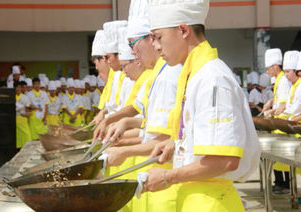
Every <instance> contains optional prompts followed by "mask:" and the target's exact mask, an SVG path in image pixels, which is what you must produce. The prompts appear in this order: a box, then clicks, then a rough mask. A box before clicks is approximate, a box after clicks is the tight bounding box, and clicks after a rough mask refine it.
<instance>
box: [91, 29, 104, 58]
mask: <svg viewBox="0 0 301 212" xmlns="http://www.w3.org/2000/svg"><path fill="white" fill-rule="evenodd" d="M106 44H107V43H106V35H105V32H104V30H97V31H96V34H95V37H94V40H93V44H92V53H91V56H92V57H93V56H103V55H106Z"/></svg>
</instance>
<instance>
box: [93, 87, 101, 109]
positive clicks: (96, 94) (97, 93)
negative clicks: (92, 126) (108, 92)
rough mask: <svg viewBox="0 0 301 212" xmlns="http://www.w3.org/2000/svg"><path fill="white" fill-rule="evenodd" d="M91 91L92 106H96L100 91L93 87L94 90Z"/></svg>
mask: <svg viewBox="0 0 301 212" xmlns="http://www.w3.org/2000/svg"><path fill="white" fill-rule="evenodd" d="M93 93H94V94H93V100H92V106H93V107H98V105H99V101H100V95H101V92H100V91H99V90H98V89H95V91H94V92H93Z"/></svg>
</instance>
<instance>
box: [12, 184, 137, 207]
mask: <svg viewBox="0 0 301 212" xmlns="http://www.w3.org/2000/svg"><path fill="white" fill-rule="evenodd" d="M94 181H95V180H93V181H90V182H91V183H93V182H94ZM137 185H138V183H137V181H133V180H112V181H109V182H105V183H93V184H88V185H87V184H86V183H83V182H82V181H78V182H76V181H70V182H64V185H62V186H60V187H56V186H57V184H56V183H40V184H35V185H26V186H21V187H18V188H16V189H15V192H16V193H17V194H18V196H19V197H20V198H21V199H22V200H23V202H24V203H26V204H27V205H28V206H29V207H31V208H32V209H33V210H35V211H36V212H59V211H64V212H83V211H85V212H116V211H118V210H119V209H121V208H122V207H123V206H124V205H125V204H126V203H127V202H128V201H130V200H131V199H132V197H133V196H134V194H135V190H136V188H137Z"/></svg>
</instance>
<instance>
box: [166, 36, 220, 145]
mask: <svg viewBox="0 0 301 212" xmlns="http://www.w3.org/2000/svg"><path fill="white" fill-rule="evenodd" d="M216 58H218V52H217V49H213V48H212V47H211V46H210V44H209V43H208V41H204V42H202V43H200V44H199V45H198V46H196V47H195V48H194V49H193V50H192V51H191V52H190V53H189V55H188V58H187V59H186V61H185V64H184V66H183V68H182V71H181V73H180V76H179V78H178V87H177V95H176V104H175V107H174V108H173V109H172V111H171V114H170V119H169V120H168V126H169V127H171V128H172V136H171V137H172V139H175V140H176V139H178V137H179V132H180V122H181V112H182V103H183V101H185V91H186V86H187V83H188V82H189V81H190V80H191V79H192V77H193V76H194V75H195V74H196V73H197V72H198V71H199V70H200V69H201V68H202V67H203V66H204V65H205V64H206V63H207V62H209V61H211V60H214V59H216Z"/></svg>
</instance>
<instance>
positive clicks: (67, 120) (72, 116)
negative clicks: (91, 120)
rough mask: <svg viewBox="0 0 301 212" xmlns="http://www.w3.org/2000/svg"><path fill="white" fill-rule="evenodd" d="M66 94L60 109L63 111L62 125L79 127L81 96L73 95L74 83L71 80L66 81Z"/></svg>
mask: <svg viewBox="0 0 301 212" xmlns="http://www.w3.org/2000/svg"><path fill="white" fill-rule="evenodd" d="M67 88H68V91H67V94H66V95H65V96H64V97H63V103H62V109H63V111H64V120H63V123H64V124H67V125H71V126H75V127H78V126H81V123H82V118H81V115H80V113H81V112H82V111H83V108H84V105H83V102H82V98H81V96H79V95H77V94H76V93H75V83H74V80H73V79H72V78H68V79H67Z"/></svg>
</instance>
